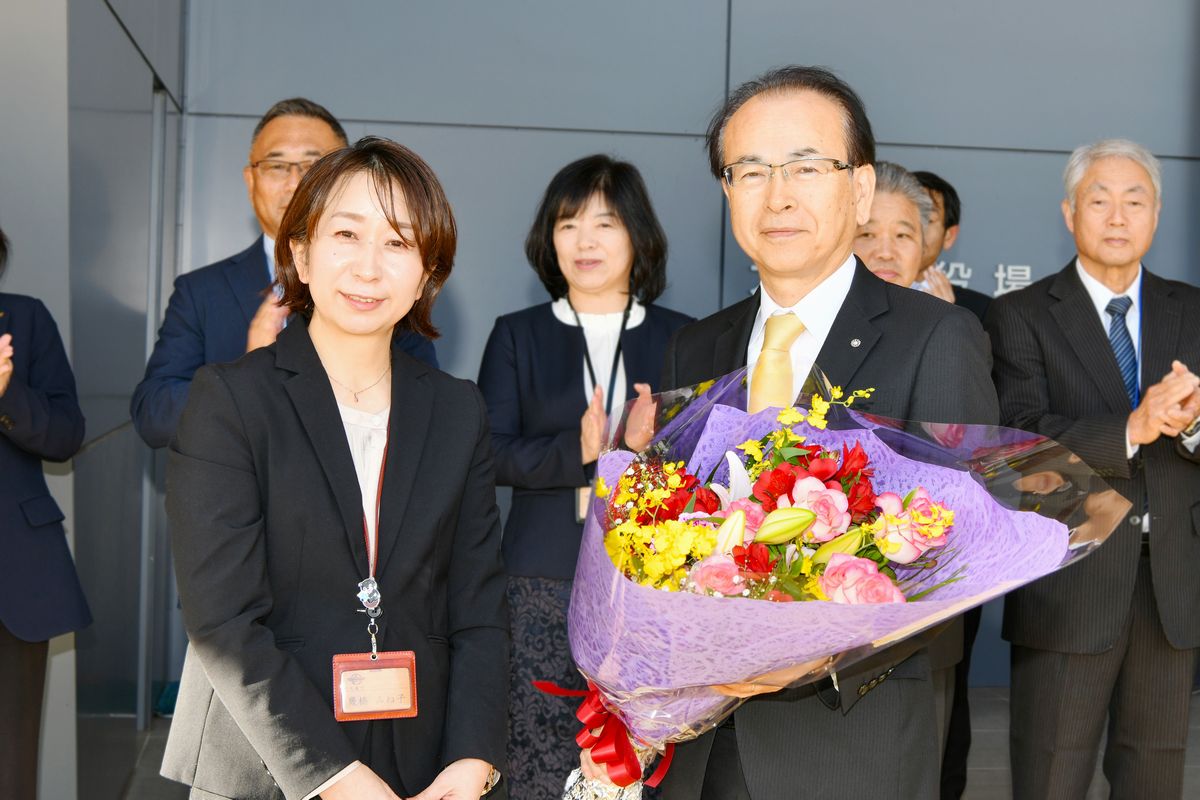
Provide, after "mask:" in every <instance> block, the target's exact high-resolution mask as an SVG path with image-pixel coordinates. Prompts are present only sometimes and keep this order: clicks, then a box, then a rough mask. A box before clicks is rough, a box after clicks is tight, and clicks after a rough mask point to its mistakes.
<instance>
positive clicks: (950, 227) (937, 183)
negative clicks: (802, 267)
mask: <svg viewBox="0 0 1200 800" xmlns="http://www.w3.org/2000/svg"><path fill="white" fill-rule="evenodd" d="M913 176H914V177H915V178H916V179H917V181H918V182H919V183H920V184H921V186H923V187H925V191H926V192H927V193H928V194H929V197H930V198H931V199H932V200H933V213H932V214H930V215H929V222H928V223H926V225H925V250H924V253H923V256H922V260H921V261H922V263H921V274H920V276H919V277H918V279H917V280H918V284H916V288H919V289H920V290H921V291H923V292H929V293H930V294H932V295H934V296H935V297H940V298H942V299H943V300H946V301H948V302H951V303H954V304H955V305H956V306H962V307H963V308H965V309H967V310H968V311H970V312H971V313H972V314H974V315H975V316H977V317H979V319H980V321H982V320H983V317H984V315H985V314H987V307H988V303H990V302H992V298H990V297H988V296H987V295H986V294H984V293H983V292H977V291H975V290H974V289H969V288H967V287H966V286H955V285H954V284H952V283H950V279H949V278H948V277H946V275H945V273H943V272H942V271H941V269H940V267H939V266H938V261H939V260H940V259H941V257H942V253H943V252H945V251H946V250H949V249H950V248H951V247H953V246H954V243H955V242H956V241H958V226H959V224H960V220H961V218H962V202H961V201H960V200H959V199H958V192H957V191H956V190H955V189H954V187H953V186H951V185H950V182H949V181H947V180H946V179H945V178H943V177H941V176H940V175H937V174H935V173H933V172H928V171H926V170H920V171H918V172H914V173H913ZM964 774H965V773H964Z"/></svg>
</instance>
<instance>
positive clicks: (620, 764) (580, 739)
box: [533, 681, 675, 788]
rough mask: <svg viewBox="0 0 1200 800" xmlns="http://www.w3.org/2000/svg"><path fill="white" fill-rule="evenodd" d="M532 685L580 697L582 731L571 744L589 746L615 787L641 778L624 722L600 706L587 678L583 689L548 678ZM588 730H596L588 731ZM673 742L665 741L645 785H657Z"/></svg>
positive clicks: (601, 702) (600, 698)
mask: <svg viewBox="0 0 1200 800" xmlns="http://www.w3.org/2000/svg"><path fill="white" fill-rule="evenodd" d="M533 685H534V688H536V689H538V690H539V691H542V692H545V693H546V694H550V695H554V696H555V697H582V698H583V702H582V703H580V704H579V708H578V709H576V710H575V717H576V718H577V719H578V720H579V721H580V722H582V723H583V728H582V730H580V731H579V733H577V734H575V743H576V744H578V745H579V746H580V747H581V748H583V749H585V750H586V749H588V748H591V750H592V760H593V761H595V762H596V763H597V764H602V765H603V766H604V770H605V772H607V773H608V779H609V780H611V781H612V782H613V783H615V784H616V785H617V786H629V785H630V784H632V783H634V782H636V781H637V780H639V779H640V778H641V777H642V763H641V762H640V761H639V760H638V756H637V751H635V750H634V749H633V741H632V738H631V737H630V735H629V730H628V729H627V728H626V727H625V723H624V722H622V721H621V718H620V717H618V716H617V715H616V714H614V713H612V712H611V711H609V710H608V707H607V706H605V705H604V699H603V696H602V695H601V694H600V690H599V689H598V688H596V685H595V684H594V683H592V682H591V681H588V688H587V691H582V690H579V689H564V688H562V687H561V686H558V685H557V684H554V683H551V682H550V681H534V682H533ZM592 731H599V732H598V733H592ZM674 755H675V745H673V744H668V745H667V747H666V749H665V750H664V751H663V757H662V761H661V762H659V765H658V768H657V769H655V770H654V773H653V774H652V775H651V776H650V777H649V778H648V779H646V785H647V786H649V787H651V788H653V787H655V786H658V784H659V783H660V782H662V779H663V778H664V777H665V776H666V774H667V770H668V769H669V768H670V766H671V758H672V757H673V756H674Z"/></svg>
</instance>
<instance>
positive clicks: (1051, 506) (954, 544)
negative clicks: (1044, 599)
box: [568, 368, 1129, 748]
mask: <svg viewBox="0 0 1200 800" xmlns="http://www.w3.org/2000/svg"><path fill="white" fill-rule="evenodd" d="M746 383H747V381H746V371H745V369H742V370H738V371H737V372H735V373H731V374H730V375H726V376H723V377H722V378H719V379H717V380H715V381H709V382H706V383H705V384H700V385H699V386H694V387H689V388H687V389H683V390H678V391H673V392H666V393H663V394H660V395H656V396H655V398H654V402H655V405H654V407H653V408H654V410H653V412H652V416H653V422H652V424H651V427H652V430H653V439H652V441H651V443H650V444H649V445H648V447H646V448H645V450H647V451H649V450H653V451H654V453H655V454H657V455H660V456H662V457H664V458H667V459H669V460H673V461H676V460H678V461H683V462H685V463H686V464H687V470H688V472H690V473H692V474H694V475H697V476H698V477H699V478H700V480H701V481H706V480H712V481H716V482H718V483H720V482H722V480H723V479H724V478H725V477H726V476H727V474H728V467H727V465H726V464H725V463H724V459H725V454H726V452H727V451H734V452H735V453H737V452H738V451H737V450H736V449H735V448H736V446H737V445H738V444H739V443H742V442H744V441H746V440H748V439H757V438H759V437H761V436H763V435H765V434H766V433H767V432H769V431H770V430H772V429H773V428H777V427H779V424H778V422H777V421H776V417H777V414H778V411H779V410H778V409H768V410H766V411H763V412H760V413H758V414H748V413H747V412H745V411H743V410H742V409H744V408H745V407H746V402H745V400H746ZM845 388H846V389H847V390H849V389H855V388H860V387H845ZM949 390H950V389H948V391H949ZM828 391H829V387H828V384H827V382H826V381H825V379H824V377H823V375H822V374H821V372H820V370H819V369H816V368H815V369H814V371H813V375H812V376H810V378H809V381H808V383H807V384H806V388H805V392H804V393H803V394H802V395H801V397H799V398H798V399H797V404H796V405H797V407H798V408H804V407H806V406H807V404H808V401H809V400H810V398H811V396H812V394H813V393H815V392H821V393H827V392H828ZM826 396H828V395H827V394H826ZM639 413H640V414H642V418H644V417H645V415H646V408H645V404H644V403H643V405H642V407H641V408H640V410H639V409H638V408H637V407H636V401H631V402H630V403H629V404H627V405H626V406H625V408H624V409H623V410H622V411H621V412H620V413H619V414H618V415H616V416H614V418H613V419H612V420H610V428H609V434H608V444H607V445H606V446H605V448H604V451H603V452H602V454H601V456H600V459H599V463H598V467H597V475H598V477H602V478H603V479H604V481H605V483H606V484H607V485H608V486H609V487H612V486H616V485H617V482H618V479H619V477H620V475H621V473H622V471H624V470H625V469H626V467H627V466H628V465H629V463H630V462H631V461H632V460H633V458H634V457H635V453H634V452H631V451H630V450H629V449H628V448H627V446H626V444H625V442H626V440H627V436H626V434H627V433H628V431H629V430H631V429H632V427H633V426H635V425H645V422H644V420H643V419H642V418H638V419H637V420H635V417H637V415H638V414H639ZM793 430H795V431H796V432H797V433H799V434H801V435H803V436H805V437H806V440H807V443H808V444H819V445H822V446H824V447H827V448H831V449H837V450H840V449H841V448H842V445H843V444H845V445H848V446H851V447H852V446H853V445H854V444H855V443H856V442H857V443H860V444H861V445H862V447H863V449H864V450H865V451H866V452H867V454H868V455H869V457H870V459H871V462H872V466H873V467H874V468H875V474H874V478H873V483H874V486H875V490H876V492H879V493H882V492H889V491H890V492H897V493H899V494H901V495H903V494H904V493H906V492H908V491H909V490H910V489H912V488H913V487H915V486H918V485H919V486H924V487H926V488H927V489H928V490H929V492H930V494H932V495H933V496H934V497H937V498H938V500H939V501H940V502H942V503H943V504H945V505H946V506H947V507H949V508H952V509H954V511H955V523H954V528H953V533H952V534H951V542H950V543H949V544H948V545H947V546H946V547H945V551H944V552H943V553H941V554H940V555H939V558H938V567H937V568H935V569H925V570H920V571H910V572H906V570H905V568H904V567H902V566H899V567H898V568H897V573H898V578H900V579H901V580H908V581H909V584H908V585H907V586H906V587H905V593H906V594H912V593H914V592H915V591H919V589H920V588H921V587H928V586H933V585H935V584H938V583H939V582H942V581H944V580H945V579H946V578H947V577H949V576H951V575H958V576H959V577H958V580H956V581H954V582H952V583H950V584H949V585H945V586H941V587H940V588H938V589H937V590H936V591H934V592H932V593H931V594H929V595H928V596H926V597H924V598H922V599H918V600H914V601H911V602H907V603H893V604H880V605H848V604H839V603H834V602H823V601H810V602H791V603H776V602H769V601H765V600H751V599H745V598H740V597H712V596H705V595H699V594H689V593H683V592H667V591H663V590H658V589H653V588H649V587H645V586H641V585H638V584H637V583H634V582H633V581H631V580H629V579H627V578H626V577H625V576H623V575H622V574H621V573H620V572H618V570H617V569H616V568H615V567H614V565H613V562H612V561H611V560H610V558H609V556H608V554H607V553H606V551H605V546H604V535H605V532H606V531H605V524H606V506H605V500H604V499H602V498H600V497H597V498H595V499H594V500H593V502H592V505H591V508H590V513H589V515H588V518H587V520H586V524H585V527H584V533H583V541H582V545H581V548H580V553H579V561H578V565H577V567H576V573H575V582H574V588H573V592H572V596H571V605H570V611H569V615H568V621H569V634H570V643H571V653H572V655H573V657H574V659H575V662H576V664H577V665H578V666H579V669H580V670H581V671H582V672H583V674H584V675H585V676H587V678H589V679H590V680H591V681H593V682H594V683H595V684H596V685H597V686H598V687H599V688H600V690H601V692H602V693H603V695H604V697H605V699H606V701H607V705H609V707H610V708H611V710H613V712H614V713H616V714H618V715H619V716H620V717H621V719H622V720H623V721H624V723H625V725H626V726H627V727H628V729H629V731H630V733H631V734H632V735H633V737H634V740H635V742H637V743H639V744H640V745H646V746H650V747H653V748H662V747H663V746H664V745H665V744H667V743H668V742H678V741H686V740H688V739H692V738H695V737H696V736H698V735H700V734H701V733H703V732H705V731H706V730H708V729H710V728H713V727H714V726H716V725H717V724H718V723H719V722H720V721H721V720H722V719H724V718H725V717H727V716H728V715H729V714H731V713H732V712H733V710H734V709H735V708H736V707H737V706H738V705H739V704H740V703H741V702H744V701H742V700H739V699H736V698H733V697H729V696H727V695H725V694H722V693H720V692H718V691H716V690H715V689H714V688H712V687H714V686H718V685H722V684H730V683H749V682H754V683H760V684H768V685H779V686H796V685H802V684H805V683H808V682H811V681H816V680H819V679H821V678H824V677H826V676H834V677H836V672H837V671H839V670H844V669H845V668H846V667H849V666H851V665H853V664H854V663H856V662H859V661H861V660H863V659H866V658H868V657H870V656H873V655H875V654H877V653H879V652H880V651H881V650H883V649H885V648H887V647H889V646H891V645H894V644H896V643H897V642H900V641H902V640H905V639H907V638H910V637H912V636H915V635H917V634H919V633H920V632H922V631H925V630H928V629H930V628H932V627H934V626H937V625H938V624H939V623H942V622H945V621H947V620H950V619H951V618H953V617H955V616H958V615H960V614H962V613H963V612H964V611H966V610H967V609H969V608H972V607H974V606H978V605H981V604H983V603H985V602H987V601H988V600H991V599H993V598H996V597H999V596H1001V595H1003V594H1005V593H1006V592H1009V591H1012V590H1013V589H1015V588H1017V587H1019V586H1022V585H1024V584H1026V583H1029V582H1031V581H1034V580H1037V579H1038V578H1040V577H1043V576H1045V575H1047V574H1049V573H1051V572H1054V571H1056V570H1058V569H1061V568H1063V567H1065V566H1067V565H1068V564H1070V563H1072V562H1074V561H1075V560H1076V559H1078V558H1081V557H1083V556H1084V555H1086V554H1087V553H1089V552H1091V550H1093V549H1094V548H1095V547H1097V546H1099V545H1100V544H1101V543H1102V542H1103V541H1104V540H1105V539H1106V538H1107V536H1108V535H1109V534H1110V533H1111V532H1112V530H1113V529H1114V528H1115V527H1116V525H1117V524H1118V522H1119V520H1120V519H1122V518H1123V517H1124V515H1125V513H1126V512H1127V510H1128V508H1129V503H1128V501H1126V500H1124V499H1123V498H1122V497H1120V495H1118V494H1117V493H1116V492H1115V491H1113V490H1112V489H1111V488H1109V487H1108V486H1107V485H1106V484H1104V483H1103V481H1101V480H1100V479H1099V478H1098V477H1097V476H1096V475H1095V474H1094V473H1093V472H1092V471H1091V470H1090V469H1089V468H1088V467H1087V466H1086V465H1085V464H1084V463H1083V462H1082V460H1080V459H1079V458H1078V457H1076V456H1074V455H1073V454H1072V453H1070V452H1069V451H1067V450H1066V449H1065V448H1063V447H1062V446H1061V445H1059V444H1057V443H1055V442H1054V441H1052V440H1050V439H1047V438H1045V437H1042V436H1038V435H1036V434H1031V433H1028V432H1024V431H1017V430H1012V429H1007V428H1000V427H994V426H983V425H953V424H940V423H932V422H911V421H899V420H891V419H886V418H882V417H877V416H872V415H869V414H865V413H859V412H857V411H855V410H852V409H846V408H841V407H837V406H835V407H834V408H833V409H832V410H831V411H830V413H829V416H828V428H827V429H825V430H817V429H814V428H812V427H809V426H807V425H805V424H804V423H801V424H799V425H796V426H795V427H794V428H793ZM710 475H711V476H712V477H711V478H709V476H710Z"/></svg>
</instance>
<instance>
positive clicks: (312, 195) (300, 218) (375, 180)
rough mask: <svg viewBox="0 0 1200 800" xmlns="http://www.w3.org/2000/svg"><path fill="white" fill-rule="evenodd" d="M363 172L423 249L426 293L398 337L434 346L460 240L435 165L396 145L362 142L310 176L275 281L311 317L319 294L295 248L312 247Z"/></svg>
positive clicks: (391, 218) (287, 226)
mask: <svg viewBox="0 0 1200 800" xmlns="http://www.w3.org/2000/svg"><path fill="white" fill-rule="evenodd" d="M359 172H365V173H367V174H368V175H370V176H371V181H372V184H373V185H374V187H375V191H376V194H377V195H378V197H379V202H380V205H381V206H382V208H383V214H384V216H385V217H387V220H388V222H390V223H391V224H392V228H393V229H394V230H395V231H396V233H397V235H399V236H400V238H401V240H402V241H404V242H405V243H406V244H415V245H416V247H417V251H418V252H419V253H420V254H421V263H422V265H423V266H424V269H425V288H424V289H423V290H422V291H421V296H420V297H419V298H417V302H416V303H415V304H414V305H413V307H412V308H411V309H410V310H409V312H408V313H407V314H405V315H404V318H403V319H401V320H400V321H399V322H397V323H396V330H397V331H401V330H411V331H415V332H416V333H419V334H421V335H422V336H424V337H426V338H429V339H435V338H437V336H438V331H437V328H435V327H433V322H432V320H431V319H430V315H431V313H432V311H433V301H434V300H435V299H436V298H437V295H438V292H440V291H441V289H442V284H444V283H445V282H446V278H448V277H449V276H450V270H451V269H452V268H453V266H454V249H455V245H456V243H457V239H458V232H457V229H456V228H455V225H454V213H453V212H452V211H451V210H450V203H449V201H448V200H446V194H445V192H443V191H442V184H441V183H440V182H439V181H438V179H437V175H435V174H433V170H432V169H431V168H430V167H429V165H428V164H426V163H425V161H424V160H423V159H422V158H421V157H420V156H419V155H417V154H416V153H414V152H413V151H412V150H409V149H408V148H407V147H405V146H404V145H401V144H396V143H395V142H393V141H391V140H390V139H383V138H380V137H377V136H366V137H363V138H362V139H359V140H358V141H357V142H355V143H354V144H353V145H351V146H350V147H343V148H342V149H341V150H334V151H333V152H332V153H328V154H327V155H325V156H324V157H323V158H321V160H319V161H318V162H317V163H315V164H313V166H312V169H310V170H309V171H308V172H307V173H305V175H304V178H303V179H301V181H300V185H299V186H297V187H296V193H295V194H293V195H292V202H291V203H289V204H288V207H287V211H285V212H284V213H283V220H282V221H281V222H280V223H279V238H278V239H277V240H276V242H275V280H276V282H277V283H278V284H279V286H280V287H281V288H282V289H283V298H282V299H281V301H280V302H281V303H282V304H283V305H285V306H287V307H288V308H289V309H290V310H291V311H292V313H294V314H301V315H303V316H305V317H311V316H312V309H313V302H312V294H311V293H310V292H309V290H308V285H307V284H305V283H303V282H302V281H301V280H300V275H299V273H297V271H296V263H295V260H294V259H293V258H292V248H291V245H293V244H306V243H308V242H309V241H311V240H312V237H313V234H314V233H315V232H316V229H317V223H319V222H320V221H321V215H322V214H324V213H325V207H326V205H328V203H329V199H330V197H332V196H333V194H334V192H335V191H336V190H337V188H338V186H339V184H341V182H342V181H343V180H345V179H346V178H348V177H349V176H351V175H354V174H356V173H359ZM397 186H398V187H399V189H400V191H401V192H402V193H403V195H404V203H405V205H406V206H407V207H408V213H409V216H410V217H411V218H412V237H413V239H414V240H415V241H414V242H411V243H410V242H408V240H407V238H406V235H405V233H404V232H403V231H401V229H400V225H399V223H398V222H397V220H396V211H395V200H394V198H393V194H392V192H393V189H394V187H397Z"/></svg>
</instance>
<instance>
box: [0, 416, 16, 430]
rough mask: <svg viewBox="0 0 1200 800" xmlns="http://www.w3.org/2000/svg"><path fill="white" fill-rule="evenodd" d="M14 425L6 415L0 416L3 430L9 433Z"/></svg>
mask: <svg viewBox="0 0 1200 800" xmlns="http://www.w3.org/2000/svg"><path fill="white" fill-rule="evenodd" d="M15 424H16V423H14V422H13V421H12V417H10V416H9V415H8V414H3V415H0V425H3V426H4V429H5V430H8V431H11V430H12V429H13V425H15Z"/></svg>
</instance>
